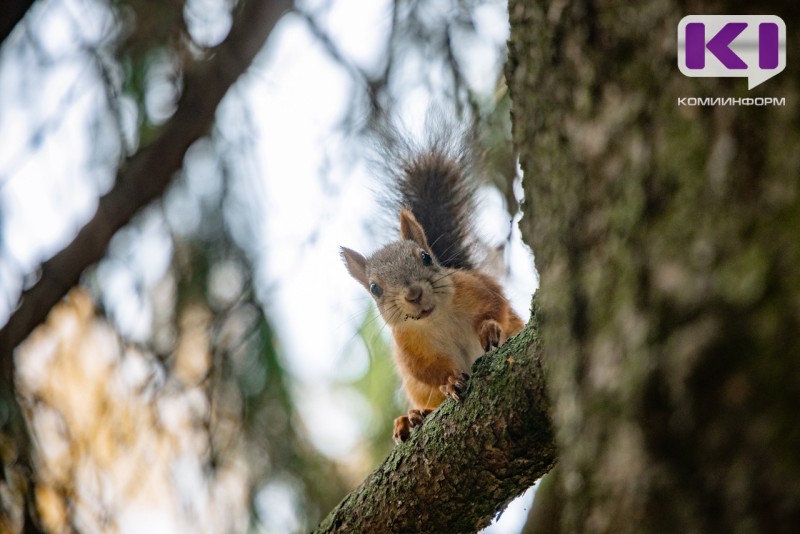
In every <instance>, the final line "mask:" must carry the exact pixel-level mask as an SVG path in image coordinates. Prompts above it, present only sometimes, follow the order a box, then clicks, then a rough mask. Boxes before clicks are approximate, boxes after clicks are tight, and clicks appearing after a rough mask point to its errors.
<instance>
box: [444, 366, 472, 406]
mask: <svg viewBox="0 0 800 534" xmlns="http://www.w3.org/2000/svg"><path fill="white" fill-rule="evenodd" d="M467 380H469V375H468V374H467V373H461V372H459V373H457V374H454V375H450V376H448V377H447V384H444V385H442V386H439V389H440V390H441V392H442V393H444V394H445V395H447V396H448V397H452V398H453V400H455V401H456V402H461V401H462V400H463V399H464V394H465V393H466V392H467Z"/></svg>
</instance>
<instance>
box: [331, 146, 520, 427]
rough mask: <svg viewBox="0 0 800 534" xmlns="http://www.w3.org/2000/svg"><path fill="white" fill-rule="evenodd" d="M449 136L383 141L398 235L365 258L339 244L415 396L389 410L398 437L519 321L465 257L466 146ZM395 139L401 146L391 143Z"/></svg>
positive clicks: (468, 216)
mask: <svg viewBox="0 0 800 534" xmlns="http://www.w3.org/2000/svg"><path fill="white" fill-rule="evenodd" d="M452 139H453V137H452V136H450V135H444V133H443V135H441V136H440V137H436V138H435V139H433V142H432V144H431V146H430V148H429V149H427V150H422V151H419V152H418V151H415V150H413V149H411V148H410V147H411V145H409V144H408V143H404V142H399V143H395V142H392V143H388V144H387V146H386V149H387V156H388V158H389V160H390V161H392V162H394V164H393V173H394V174H395V177H396V178H397V194H398V198H399V200H400V205H398V208H399V215H400V239H399V240H398V241H395V242H392V243H389V244H388V245H385V246H384V247H382V248H381V249H380V250H378V251H377V252H375V253H374V254H372V255H371V256H369V257H365V256H363V255H362V254H360V253H358V252H356V251H355V250H352V249H349V248H346V247H342V258H343V260H344V262H345V265H346V266H347V270H348V271H349V272H350V274H351V275H352V276H353V278H355V279H356V280H357V281H358V282H359V283H360V284H361V285H362V286H363V287H364V288H365V289H366V290H367V291H368V292H369V293H370V294H371V295H372V297H373V298H374V299H375V303H376V304H377V306H378V311H379V312H380V314H381V316H382V317H383V319H384V320H385V321H386V323H387V325H388V326H389V327H390V328H391V330H392V335H393V336H394V339H395V345H396V350H395V359H396V361H397V368H398V373H399V374H400V377H401V378H402V380H403V387H404V389H405V391H406V393H407V395H408V398H409V401H410V402H411V405H412V409H411V410H410V411H409V412H408V415H404V416H402V417H398V418H397V419H395V428H394V438H395V440H396V441H404V440H405V439H406V438H408V436H409V434H410V431H411V429H412V428H414V427H415V426H418V425H420V424H422V421H423V420H424V418H425V416H426V415H427V414H428V413H429V412H430V411H431V410H433V409H435V408H436V407H437V406H439V405H440V404H441V403H442V402H443V401H444V399H445V398H447V397H451V398H453V399H455V400H456V401H460V400H461V399H462V398H463V396H464V395H465V393H466V387H467V380H468V379H469V373H470V372H471V370H472V364H473V363H474V362H475V360H476V359H477V358H479V357H480V355H481V354H483V353H484V352H486V351H488V350H491V348H493V347H497V346H500V345H501V344H503V343H504V342H505V341H506V340H507V339H508V338H509V337H511V336H513V335H514V334H516V333H517V332H519V331H520V330H521V329H522V327H523V323H522V321H521V320H520V318H519V317H518V316H517V314H516V313H514V311H513V310H512V308H511V305H510V304H509V302H508V300H507V299H506V297H505V296H504V295H503V291H502V289H501V287H500V284H498V283H497V282H496V281H495V280H493V279H492V278H491V277H490V276H488V275H486V274H483V273H481V272H479V271H478V270H477V269H476V268H475V265H476V264H475V263H474V261H473V258H471V257H470V256H471V254H470V250H471V245H470V241H471V239H472V238H471V237H470V236H471V232H470V229H471V226H472V214H473V211H474V202H473V198H472V191H473V190H472V187H471V186H470V185H468V183H467V181H466V180H465V175H466V174H467V172H468V171H469V167H470V165H469V164H468V160H469V157H468V150H467V148H466V146H465V145H463V144H460V143H458V142H452ZM398 147H399V148H400V153H399V154H398V153H395V152H393V150H394V149H396V148H398ZM404 147H405V148H404Z"/></svg>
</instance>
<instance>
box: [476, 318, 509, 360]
mask: <svg viewBox="0 0 800 534" xmlns="http://www.w3.org/2000/svg"><path fill="white" fill-rule="evenodd" d="M502 334H503V329H502V327H501V326H500V323H498V322H497V321H495V320H494V319H489V320H487V321H484V322H483V324H481V328H480V333H479V336H480V340H481V346H482V347H483V350H485V351H486V352H489V351H490V350H492V349H493V348H496V347H499V346H500V336H502Z"/></svg>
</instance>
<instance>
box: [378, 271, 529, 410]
mask: <svg viewBox="0 0 800 534" xmlns="http://www.w3.org/2000/svg"><path fill="white" fill-rule="evenodd" d="M452 279H453V285H454V286H455V291H454V295H453V300H452V301H451V307H450V309H448V310H446V311H447V313H448V314H451V315H456V314H463V315H466V316H467V317H470V318H472V319H473V320H472V324H473V328H474V334H475V339H474V343H475V345H477V346H480V347H484V346H485V342H486V340H485V339H482V337H481V331H482V327H483V325H484V324H486V323H487V322H490V321H496V322H497V323H498V324H499V326H500V329H501V332H502V334H501V337H500V339H499V340H498V343H496V345H501V344H503V343H505V341H506V340H507V339H508V338H509V337H511V336H513V335H514V334H516V333H517V332H519V331H520V330H522V327H523V326H524V324H523V322H522V320H521V319H520V318H519V317H518V316H517V314H516V313H515V312H514V310H513V309H511V306H510V305H509V303H508V300H506V298H505V296H504V295H503V291H502V288H501V287H500V285H499V284H498V283H497V282H495V281H494V280H492V279H491V278H490V277H489V276H487V275H485V274H483V273H481V272H478V271H455V272H454V273H453V275H452ZM393 334H394V339H395V342H396V344H397V351H396V355H395V357H396V358H397V363H398V370H399V372H400V376H401V378H402V380H403V387H404V388H405V390H406V394H407V395H408V398H409V400H410V401H411V404H412V405H413V407H414V408H417V409H424V410H432V409H434V408H436V407H437V406H439V405H440V404H441V403H442V401H444V398H445V395H444V393H443V392H442V391H441V390H440V389H439V388H440V387H441V386H443V385H445V384H447V379H448V377H450V376H454V375H456V374H460V373H461V372H462V370H461V369H460V368H459V367H458V365H456V363H455V362H454V360H453V358H452V357H451V356H450V355H447V354H441V353H437V352H435V351H434V350H432V348H431V346H430V337H429V336H428V335H427V332H426V330H425V328H418V329H414V330H410V329H401V328H395V329H394V331H393ZM466 371H469V370H466Z"/></svg>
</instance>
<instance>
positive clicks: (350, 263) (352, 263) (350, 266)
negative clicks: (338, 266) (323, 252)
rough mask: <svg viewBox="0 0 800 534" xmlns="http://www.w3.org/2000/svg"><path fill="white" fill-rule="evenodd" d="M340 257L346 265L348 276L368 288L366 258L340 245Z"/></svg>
mask: <svg viewBox="0 0 800 534" xmlns="http://www.w3.org/2000/svg"><path fill="white" fill-rule="evenodd" d="M341 252H342V259H343V260H344V264H345V265H346V266H347V271H348V272H349V273H350V276H352V277H353V278H355V279H356V280H358V281H359V282H360V283H361V285H362V286H364V287H365V288H367V289H368V290H369V280H367V258H365V257H364V256H362V255H361V254H359V253H358V252H356V251H355V250H352V249H349V248H347V247H341Z"/></svg>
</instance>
